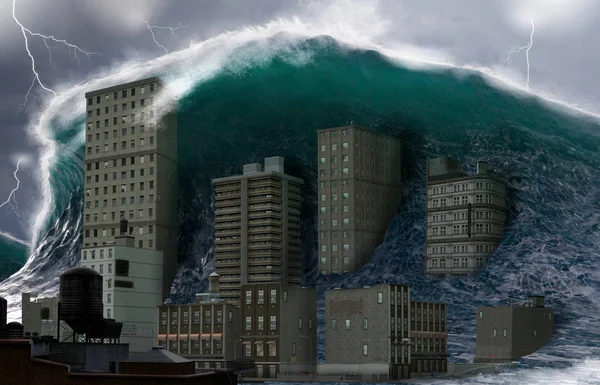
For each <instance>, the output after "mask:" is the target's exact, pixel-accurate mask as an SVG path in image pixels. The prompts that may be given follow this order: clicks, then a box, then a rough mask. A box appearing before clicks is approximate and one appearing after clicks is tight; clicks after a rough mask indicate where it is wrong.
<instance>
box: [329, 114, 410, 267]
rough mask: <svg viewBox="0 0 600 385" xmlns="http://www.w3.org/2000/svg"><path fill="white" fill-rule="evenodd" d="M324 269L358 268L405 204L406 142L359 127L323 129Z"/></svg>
mask: <svg viewBox="0 0 600 385" xmlns="http://www.w3.org/2000/svg"><path fill="white" fill-rule="evenodd" d="M318 142H319V151H318V165H319V174H318V183H319V202H318V205H319V211H318V220H319V267H318V269H319V271H320V272H321V274H341V273H346V272H352V271H357V270H358V269H360V268H361V267H362V266H363V265H364V264H366V263H367V262H368V261H369V258H370V255H371V253H372V252H373V250H375V248H376V247H377V246H379V244H381V242H382V241H383V237H384V236H385V232H386V230H387V228H388V225H389V224H390V223H391V221H392V219H393V218H394V216H395V215H396V210H397V208H398V205H399V204H400V202H401V190H400V188H401V159H400V156H401V147H400V141H399V140H398V139H396V138H393V137H390V136H384V135H381V134H377V133H376V132H374V131H371V130H367V129H364V128H361V127H358V126H354V125H351V126H347V127H337V128H328V129H322V130H318Z"/></svg>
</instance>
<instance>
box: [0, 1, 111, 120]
mask: <svg viewBox="0 0 600 385" xmlns="http://www.w3.org/2000/svg"><path fill="white" fill-rule="evenodd" d="M16 8H17V0H13V2H12V17H13V19H14V20H15V23H17V24H18V25H19V27H20V28H21V33H23V38H24V39H25V49H26V50H27V54H28V55H29V58H30V59H31V71H32V72H33V80H32V81H31V85H30V86H29V89H28V90H27V93H26V94H25V101H24V102H23V104H21V106H20V107H19V111H18V112H20V111H21V110H23V109H24V108H25V106H26V105H27V101H28V99H29V95H30V93H31V90H32V89H33V87H34V86H35V84H36V83H37V84H39V86H40V87H42V89H44V91H46V92H49V93H51V94H52V95H54V97H56V92H54V90H52V89H51V88H48V87H46V86H45V85H44V83H43V82H42V80H41V79H40V74H39V73H38V71H37V69H36V64H35V58H34V56H33V54H32V53H31V50H30V49H29V40H28V38H27V34H29V35H30V36H32V37H33V36H37V37H40V38H42V40H44V45H45V46H46V48H47V49H48V53H49V56H50V58H49V61H50V64H52V66H53V67H54V61H53V60H52V50H51V49H50V46H49V45H48V40H50V41H53V42H55V43H60V44H63V45H65V46H67V48H68V49H69V56H71V57H74V58H75V60H77V62H78V63H81V62H80V61H79V55H78V53H83V54H85V55H86V56H87V57H88V59H89V57H90V56H91V55H100V54H99V53H98V52H88V51H85V50H83V49H81V48H79V47H78V46H76V45H75V44H71V43H69V42H68V41H66V40H64V39H57V38H56V37H54V36H52V35H43V34H41V33H38V32H33V31H31V30H30V29H29V28H27V27H25V26H24V25H23V24H21V22H20V21H19V19H18V18H17V15H16Z"/></svg>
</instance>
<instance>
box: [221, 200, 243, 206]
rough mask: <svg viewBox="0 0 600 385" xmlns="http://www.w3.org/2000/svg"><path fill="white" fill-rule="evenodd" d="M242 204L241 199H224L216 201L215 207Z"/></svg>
mask: <svg viewBox="0 0 600 385" xmlns="http://www.w3.org/2000/svg"><path fill="white" fill-rule="evenodd" d="M241 204H242V201H241V200H240V199H222V200H217V201H216V202H215V207H225V206H240V205H241Z"/></svg>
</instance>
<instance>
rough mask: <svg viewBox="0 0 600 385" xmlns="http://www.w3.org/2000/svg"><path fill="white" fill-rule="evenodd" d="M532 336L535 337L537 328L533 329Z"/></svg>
mask: <svg viewBox="0 0 600 385" xmlns="http://www.w3.org/2000/svg"><path fill="white" fill-rule="evenodd" d="M533 336H534V337H537V329H533Z"/></svg>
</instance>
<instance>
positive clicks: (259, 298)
mask: <svg viewBox="0 0 600 385" xmlns="http://www.w3.org/2000/svg"><path fill="white" fill-rule="evenodd" d="M252 299H253V295H252V290H246V295H245V296H244V303H245V304H246V305H252ZM283 302H287V290H284V291H283ZM256 303H257V304H258V305H264V303H265V290H264V289H258V290H257V293H256ZM269 303H270V304H276V303H277V289H271V290H269Z"/></svg>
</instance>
